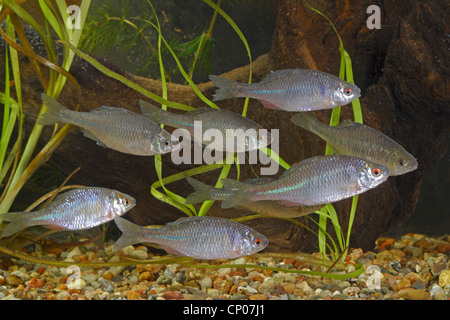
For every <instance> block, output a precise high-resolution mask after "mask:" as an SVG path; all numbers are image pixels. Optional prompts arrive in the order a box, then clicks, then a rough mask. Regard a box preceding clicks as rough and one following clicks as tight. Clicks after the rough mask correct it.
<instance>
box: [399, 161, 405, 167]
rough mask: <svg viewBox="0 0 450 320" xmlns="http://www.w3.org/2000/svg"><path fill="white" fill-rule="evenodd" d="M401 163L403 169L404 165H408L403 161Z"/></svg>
mask: <svg viewBox="0 0 450 320" xmlns="http://www.w3.org/2000/svg"><path fill="white" fill-rule="evenodd" d="M399 163H400V165H401V166H402V167H403V166H404V165H406V162H405V161H404V160H403V159H401V160H400V162H399Z"/></svg>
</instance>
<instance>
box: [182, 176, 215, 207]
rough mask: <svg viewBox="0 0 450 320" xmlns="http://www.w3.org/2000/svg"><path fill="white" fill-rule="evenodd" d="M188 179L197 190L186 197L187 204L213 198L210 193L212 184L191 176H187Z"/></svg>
mask: <svg viewBox="0 0 450 320" xmlns="http://www.w3.org/2000/svg"><path fill="white" fill-rule="evenodd" d="M186 180H187V181H188V182H189V184H190V185H191V186H192V187H193V188H194V189H195V191H194V192H193V193H191V194H190V195H189V196H188V197H187V198H186V204H194V203H199V202H203V201H207V200H211V197H210V194H209V189H210V186H208V185H207V184H206V183H203V182H201V181H198V180H196V179H194V178H191V177H187V178H186Z"/></svg>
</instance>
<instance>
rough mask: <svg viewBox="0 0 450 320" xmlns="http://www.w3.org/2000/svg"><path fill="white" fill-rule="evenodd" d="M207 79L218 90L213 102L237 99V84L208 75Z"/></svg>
mask: <svg viewBox="0 0 450 320" xmlns="http://www.w3.org/2000/svg"><path fill="white" fill-rule="evenodd" d="M209 79H210V80H211V81H212V82H213V83H214V85H215V86H216V87H218V88H219V89H217V90H216V93H215V94H214V99H213V101H217V100H224V99H230V98H236V97H238V90H237V89H238V88H237V86H238V83H237V82H235V81H233V80H229V79H225V78H222V77H219V76H214V75H210V76H209Z"/></svg>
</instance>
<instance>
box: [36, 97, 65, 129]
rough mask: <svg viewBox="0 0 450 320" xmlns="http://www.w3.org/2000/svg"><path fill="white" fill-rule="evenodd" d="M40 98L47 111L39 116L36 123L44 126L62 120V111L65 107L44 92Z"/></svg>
mask: <svg viewBox="0 0 450 320" xmlns="http://www.w3.org/2000/svg"><path fill="white" fill-rule="evenodd" d="M41 99H42V102H43V103H44V104H45V106H46V107H47V109H48V111H47V112H45V113H44V114H42V115H41V116H40V118H39V119H38V120H37V123H38V124H40V125H43V126H44V125H48V124H55V123H61V122H63V117H62V112H64V111H66V110H67V108H66V107H64V106H63V105H62V104H61V103H59V102H58V101H56V100H55V99H53V98H52V97H50V96H48V95H46V94H45V93H43V94H42V95H41Z"/></svg>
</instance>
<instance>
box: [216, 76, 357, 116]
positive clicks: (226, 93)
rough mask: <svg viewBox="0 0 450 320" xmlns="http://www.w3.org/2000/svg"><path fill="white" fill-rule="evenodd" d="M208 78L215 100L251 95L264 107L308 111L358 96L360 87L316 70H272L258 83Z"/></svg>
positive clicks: (344, 101) (342, 102)
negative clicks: (214, 89) (213, 90)
mask: <svg viewBox="0 0 450 320" xmlns="http://www.w3.org/2000/svg"><path fill="white" fill-rule="evenodd" d="M209 78H210V79H211V80H212V81H213V83H214V85H215V86H216V87H218V88H219V89H218V90H217V91H216V94H215V96H214V101H216V100H223V99H230V98H238V97H250V98H254V99H257V100H259V101H260V102H261V103H262V104H263V105H264V106H265V107H266V108H271V109H280V110H284V111H310V110H321V109H331V108H334V107H337V106H343V105H346V104H348V103H350V102H351V101H353V100H355V99H357V98H359V97H360V95H361V90H360V89H359V88H358V87H357V86H356V85H354V84H351V83H349V82H347V81H345V80H342V79H340V78H339V77H336V76H334V75H332V74H328V73H325V72H321V71H316V70H304V69H285V70H280V71H274V72H272V73H270V74H269V75H267V76H266V77H265V78H264V79H262V80H261V81H260V82H258V83H251V84H248V83H240V82H234V81H232V80H228V79H225V78H222V77H219V76H214V75H210V76H209Z"/></svg>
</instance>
